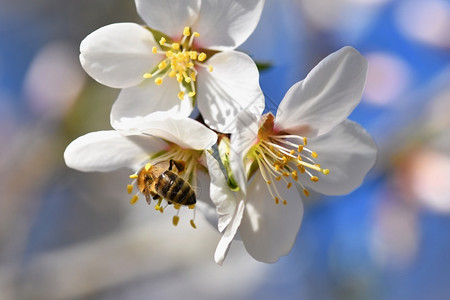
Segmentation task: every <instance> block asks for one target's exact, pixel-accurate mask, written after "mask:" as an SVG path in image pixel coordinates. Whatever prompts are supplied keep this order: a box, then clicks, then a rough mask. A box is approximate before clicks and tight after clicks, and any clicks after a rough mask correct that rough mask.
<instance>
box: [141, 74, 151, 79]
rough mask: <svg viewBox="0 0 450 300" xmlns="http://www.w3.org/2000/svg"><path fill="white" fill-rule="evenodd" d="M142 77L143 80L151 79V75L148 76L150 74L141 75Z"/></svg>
mask: <svg viewBox="0 0 450 300" xmlns="http://www.w3.org/2000/svg"><path fill="white" fill-rule="evenodd" d="M142 77H143V78H145V79H149V78H152V77H153V75H152V74H150V73H145V74H144V75H142Z"/></svg>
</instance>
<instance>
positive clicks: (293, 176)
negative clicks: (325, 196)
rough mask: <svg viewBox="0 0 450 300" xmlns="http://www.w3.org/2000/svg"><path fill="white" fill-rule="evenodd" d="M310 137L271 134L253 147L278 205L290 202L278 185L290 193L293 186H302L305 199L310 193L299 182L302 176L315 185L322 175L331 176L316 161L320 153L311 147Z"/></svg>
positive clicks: (253, 154) (254, 156)
mask: <svg viewBox="0 0 450 300" xmlns="http://www.w3.org/2000/svg"><path fill="white" fill-rule="evenodd" d="M307 144H308V140H307V138H306V137H302V136H298V135H290V134H277V133H270V134H264V135H259V142H258V144H256V145H255V146H253V148H252V151H251V156H252V157H253V159H254V160H255V161H257V163H258V166H259V170H260V171H261V175H262V177H263V178H264V180H265V181H266V183H267V187H268V190H269V193H270V195H271V196H272V197H273V198H274V200H275V203H276V204H278V203H280V202H282V203H283V204H285V205H286V204H287V201H286V200H285V199H283V197H281V195H280V192H279V190H278V188H277V186H276V185H275V184H274V181H284V183H285V184H286V188H287V189H290V188H291V187H292V183H293V182H295V183H298V184H299V185H300V187H301V188H302V190H303V193H304V194H305V196H309V191H308V189H306V188H305V186H304V185H303V184H302V182H301V181H300V180H299V175H300V174H306V175H307V176H309V179H310V180H311V181H313V182H318V181H319V177H318V176H317V175H319V173H321V174H324V175H328V174H329V173H330V170H329V169H325V168H322V167H321V165H320V164H318V163H316V162H315V160H314V159H316V158H317V157H318V154H317V152H314V151H312V150H311V149H309V148H308V147H307Z"/></svg>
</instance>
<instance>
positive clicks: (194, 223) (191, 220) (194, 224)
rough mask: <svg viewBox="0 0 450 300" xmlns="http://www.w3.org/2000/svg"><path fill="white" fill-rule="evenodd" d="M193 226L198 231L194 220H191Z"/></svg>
mask: <svg viewBox="0 0 450 300" xmlns="http://www.w3.org/2000/svg"><path fill="white" fill-rule="evenodd" d="M191 226H192V227H193V228H194V229H197V226H195V223H194V220H191Z"/></svg>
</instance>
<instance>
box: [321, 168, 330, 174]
mask: <svg viewBox="0 0 450 300" xmlns="http://www.w3.org/2000/svg"><path fill="white" fill-rule="evenodd" d="M322 173H323V174H325V175H328V174H329V173H330V170H328V169H323V170H322Z"/></svg>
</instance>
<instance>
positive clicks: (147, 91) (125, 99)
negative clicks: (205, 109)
mask: <svg viewBox="0 0 450 300" xmlns="http://www.w3.org/2000/svg"><path fill="white" fill-rule="evenodd" d="M178 91H179V87H178V83H177V82H176V80H172V78H167V79H166V80H164V82H163V84H161V85H159V86H158V85H156V84H155V83H154V82H153V81H151V79H150V80H149V81H146V82H144V83H142V84H141V85H139V86H135V87H131V88H127V89H123V90H122V91H121V92H120V94H119V97H118V98H117V100H116V102H115V103H114V105H113V107H112V109H111V125H112V126H113V127H114V128H116V129H121V128H123V127H124V126H125V125H124V123H126V120H127V119H129V118H134V117H143V116H146V115H149V114H151V113H154V112H158V111H161V112H166V115H168V116H171V117H177V118H185V117H188V116H189V114H190V113H191V112H192V109H193V106H192V102H191V101H190V100H188V99H184V100H180V99H178V97H177V93H178Z"/></svg>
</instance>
